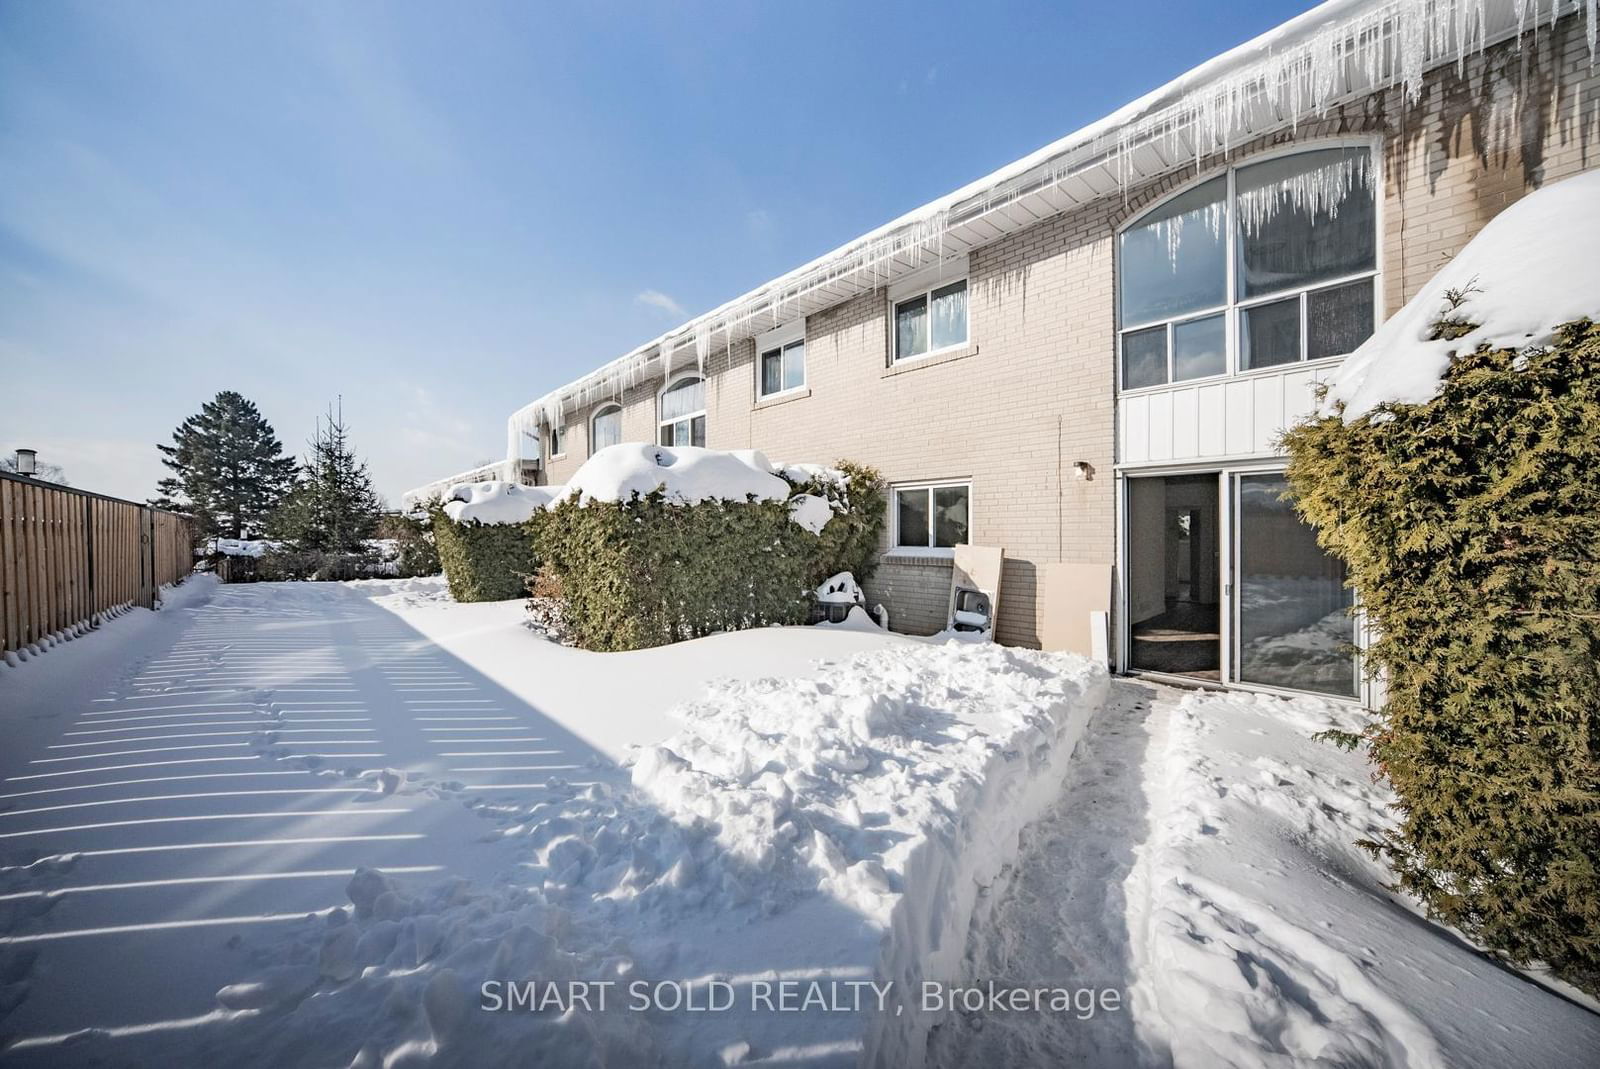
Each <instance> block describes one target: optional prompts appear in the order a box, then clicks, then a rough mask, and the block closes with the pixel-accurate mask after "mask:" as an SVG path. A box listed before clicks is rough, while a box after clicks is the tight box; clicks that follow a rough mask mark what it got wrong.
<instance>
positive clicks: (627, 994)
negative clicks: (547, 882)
mask: <svg viewBox="0 0 1600 1069" xmlns="http://www.w3.org/2000/svg"><path fill="white" fill-rule="evenodd" d="M895 986H896V985H895V984H894V982H893V981H882V982H880V981H876V980H749V981H745V982H743V983H740V984H734V983H731V982H730V981H727V980H694V981H684V980H658V981H651V980H630V981H627V982H626V983H624V982H623V981H621V980H522V981H516V980H485V981H484V982H483V984H482V985H481V986H480V987H479V989H478V996H479V1001H478V1005H479V1008H480V1009H484V1010H488V1011H491V1012H524V1013H558V1014H559V1013H566V1012H567V1011H569V1010H577V1011H580V1012H584V1013H601V1012H605V1011H606V1010H613V1009H621V1010H624V1011H631V1012H635V1013H643V1012H648V1011H658V1012H666V1013H675V1012H688V1013H727V1012H729V1011H747V1012H751V1013H818V1012H822V1013H861V1012H863V1011H865V1012H869V1013H883V1012H889V1011H892V1012H894V1013H896V1014H899V1013H902V1012H904V1010H905V1005H906V1004H905V1003H904V1002H903V1001H902V1000H900V999H899V998H897V997H896V990H895ZM916 1005H917V1006H918V1008H919V1009H920V1010H921V1011H922V1012H924V1013H941V1012H944V1011H945V1010H956V1011H960V1012H964V1013H1039V1012H1043V1013H1070V1014H1072V1015H1073V1016H1074V1017H1076V1018H1078V1019H1079V1020H1088V1019H1090V1018H1092V1017H1093V1016H1095V1014H1096V1013H1098V1012H1106V1013H1114V1012H1116V1011H1117V1010H1120V1009H1121V1008H1122V992H1121V991H1120V990H1118V989H1116V988H1093V987H1014V986H1006V985H1000V984H996V983H994V982H993V981H990V982H987V983H983V984H975V985H969V986H954V985H951V984H942V983H938V982H936V981H931V980H929V981H924V982H923V983H921V984H919V985H917V991H916Z"/></svg>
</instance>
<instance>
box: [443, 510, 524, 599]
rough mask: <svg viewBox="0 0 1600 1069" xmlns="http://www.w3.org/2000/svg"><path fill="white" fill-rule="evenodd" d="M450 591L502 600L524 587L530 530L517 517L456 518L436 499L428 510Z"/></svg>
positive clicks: (518, 593) (462, 596) (459, 596)
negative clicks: (503, 519)
mask: <svg viewBox="0 0 1600 1069" xmlns="http://www.w3.org/2000/svg"><path fill="white" fill-rule="evenodd" d="M428 517H429V521H430V526H431V527H432V528H433V542H434V545H435V547H436V548H437V549H438V551H439V563H440V564H441V565H442V566H443V568H444V575H445V581H446V583H447V584H448V585H449V587H450V596H451V597H453V598H455V599H456V600H457V601H507V600H509V599H511V598H520V597H522V596H523V594H525V593H527V586H528V577H529V576H531V575H532V574H533V573H534V570H535V560H534V551H533V533H532V530H531V528H530V527H529V526H528V525H525V524H520V523H498V524H489V523H482V522H480V521H478V520H468V521H467V522H466V523H457V522H456V521H455V520H452V519H451V518H450V516H449V514H448V513H446V512H445V511H444V509H443V508H441V507H439V506H438V505H437V504H436V505H434V507H433V508H432V509H430V510H429V512H428Z"/></svg>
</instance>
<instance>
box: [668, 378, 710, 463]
mask: <svg viewBox="0 0 1600 1069" xmlns="http://www.w3.org/2000/svg"><path fill="white" fill-rule="evenodd" d="M660 409H661V417H660V430H661V433H660V435H659V437H658V439H657V440H658V441H659V442H660V443H661V444H662V445H699V446H703V445H705V444H706V384H705V380H704V379H702V378H700V377H699V376H698V375H691V376H689V377H687V378H681V379H678V380H677V381H675V382H673V383H671V384H670V385H669V386H668V387H667V388H666V389H664V390H662V391H661V401H660Z"/></svg>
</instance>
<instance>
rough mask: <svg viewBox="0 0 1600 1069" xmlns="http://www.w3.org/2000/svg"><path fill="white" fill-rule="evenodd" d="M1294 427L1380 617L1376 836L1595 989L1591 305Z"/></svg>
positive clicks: (1430, 896) (1599, 492)
mask: <svg viewBox="0 0 1600 1069" xmlns="http://www.w3.org/2000/svg"><path fill="white" fill-rule="evenodd" d="M1446 326H1447V327H1448V326H1449V324H1448V323H1447V324H1446ZM1440 336H1441V337H1443V336H1449V335H1448V333H1443V334H1441V335H1440ZM1287 445H1288V449H1289V455H1290V465H1289V482H1290V486H1291V488H1292V492H1293V494H1294V496H1295V501H1296V503H1297V505H1298V507H1299V509H1300V510H1301V512H1302V513H1303V514H1304V516H1305V517H1306V519H1307V520H1309V521H1310V522H1311V523H1313V524H1315V525H1316V526H1317V528H1318V537H1319V539H1320V541H1321V542H1322V544H1323V545H1324V546H1325V547H1326V548H1327V549H1328V550H1330V551H1331V552H1333V553H1335V554H1337V555H1338V556H1340V557H1342V558H1343V559H1344V560H1345V561H1346V563H1347V564H1348V565H1349V573H1350V577H1351V580H1352V582H1353V584H1354V586H1355V587H1356V589H1357V590H1358V591H1359V593H1360V595H1361V599H1362V603H1363V605H1364V607H1365V610H1366V612H1367V614H1368V615H1369V617H1370V618H1371V619H1372V621H1373V623H1374V624H1375V625H1376V628H1377V638H1376V640H1375V642H1374V644H1373V646H1372V648H1371V649H1370V650H1369V660H1370V663H1371V664H1372V666H1373V667H1375V668H1377V669H1381V670H1382V671H1383V672H1384V674H1385V676H1386V679H1387V687H1388V703H1387V705H1386V706H1385V708H1384V709H1383V710H1382V711H1381V713H1380V714H1379V716H1378V718H1377V720H1376V722H1375V724H1374V726H1373V728H1372V729H1371V730H1370V731H1369V732H1368V734H1367V736H1366V742H1367V744H1368V746H1369V749H1370V753H1371V755H1372V757H1373V759H1374V760H1375V761H1376V762H1377V764H1378V766H1379V768H1380V769H1381V770H1382V771H1383V772H1384V773H1385V774H1386V775H1387V776H1388V777H1389V779H1390V781H1391V782H1392V783H1393V784H1394V787H1395V790H1396V792H1397V793H1398V795H1399V798H1400V809H1401V813H1402V814H1403V819H1402V822H1401V824H1400V825H1399V827H1398V828H1397V830H1396V831H1395V832H1394V833H1393V834H1391V835H1388V836H1386V837H1385V838H1384V839H1383V841H1381V842H1378V843H1371V844H1366V845H1368V846H1369V847H1370V848H1371V849H1373V850H1374V851H1376V852H1379V853H1381V854H1383V855H1384V856H1386V857H1387V858H1388V859H1389V860H1390V861H1391V863H1392V864H1393V865H1394V868H1395V871H1396V873H1397V874H1398V879H1399V884H1400V886H1401V887H1402V888H1403V889H1405V890H1406V891H1409V892H1411V893H1413V894H1415V895H1417V896H1418V897H1419V898H1421V899H1422V901H1423V902H1424V903H1425V905H1426V906H1427V909H1428V911H1429V913H1430V914H1431V915H1433V916H1435V917H1437V918H1440V919H1442V920H1444V921H1446V922H1448V923H1449V924H1451V925H1454V926H1455V927H1457V928H1459V929H1461V930H1462V931H1464V932H1466V933H1467V934H1468V935H1470V936H1471V937H1472V938H1474V939H1476V940H1478V941H1480V942H1482V943H1483V944H1484V945H1486V946H1488V947H1491V948H1493V949H1495V950H1498V951H1500V952H1501V953H1503V954H1505V955H1506V956H1507V957H1508V958H1509V959H1511V960H1512V961H1515V962H1518V963H1525V962H1529V961H1543V962H1546V963H1547V964H1548V965H1550V967H1551V968H1552V969H1553V970H1554V971H1555V972H1556V974H1557V975H1559V976H1561V977H1563V978H1565V979H1566V980H1569V981H1571V982H1572V983H1574V984H1577V985H1578V986H1579V987H1582V988H1584V989H1585V990H1587V991H1589V992H1590V993H1592V994H1600V326H1596V325H1594V324H1590V323H1587V322H1582V323H1577V324H1569V325H1568V326H1566V327H1564V328H1563V329H1562V330H1561V332H1560V334H1559V337H1558V340H1557V343H1556V344H1555V345H1554V346H1552V347H1551V348H1549V349H1547V350H1543V351H1539V350H1530V351H1526V352H1523V353H1520V354H1519V353H1517V352H1514V351H1511V350H1506V349H1499V350H1488V349H1480V350H1479V351H1477V352H1473V353H1465V354H1458V355H1457V356H1456V358H1455V360H1454V361H1453V362H1452V365H1451V367H1450V369H1449V372H1448V374H1447V375H1446V377H1445V381H1444V384H1443V387H1442V389H1441V391H1440V393H1439V395H1438V396H1437V397H1436V398H1435V399H1434V400H1432V401H1430V402H1428V403H1426V404H1421V405H1388V406H1384V407H1383V409H1382V415H1381V416H1380V417H1379V418H1377V419H1373V418H1371V417H1367V418H1362V419H1359V420H1356V421H1353V422H1351V423H1350V424H1348V425H1347V424H1345V423H1344V422H1343V421H1342V420H1341V419H1339V418H1336V417H1330V418H1323V419H1321V420H1318V421H1315V422H1312V423H1309V424H1305V425H1302V426H1301V427H1299V428H1296V429H1295V430H1293V431H1291V432H1290V434H1289V435H1288V438H1287Z"/></svg>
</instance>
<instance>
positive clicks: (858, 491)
mask: <svg viewBox="0 0 1600 1069" xmlns="http://www.w3.org/2000/svg"><path fill="white" fill-rule="evenodd" d="M834 467H835V468H836V469H838V470H839V471H841V472H843V473H844V479H843V480H842V481H838V482H836V481H834V480H832V479H827V478H820V479H808V480H806V481H804V482H801V483H797V484H795V493H797V494H815V495H817V496H818V497H823V498H826V499H827V500H828V501H829V502H830V503H832V504H833V505H834V506H835V507H834V516H833V519H831V520H829V521H828V525H827V526H826V527H824V528H823V529H822V534H821V535H820V536H819V537H818V539H817V548H816V552H815V554H814V556H813V559H812V562H811V565H810V577H811V579H810V582H811V586H812V587H816V585H817V584H818V583H821V582H822V581H823V580H824V579H826V578H828V577H829V576H830V575H833V574H835V573H837V572H851V573H853V574H854V575H855V577H856V582H858V583H864V582H866V581H867V577H868V576H870V575H871V574H872V573H873V571H875V570H876V569H877V567H878V538H879V536H880V535H881V534H882V533H883V520H884V516H885V515H887V509H888V494H887V491H886V490H885V489H884V484H883V477H882V476H880V475H879V474H878V473H877V471H875V470H874V469H872V468H869V467H866V466H865V465H862V464H857V463H854V462H853V461H849V460H841V461H838V462H836V463H835V464H834Z"/></svg>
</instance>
